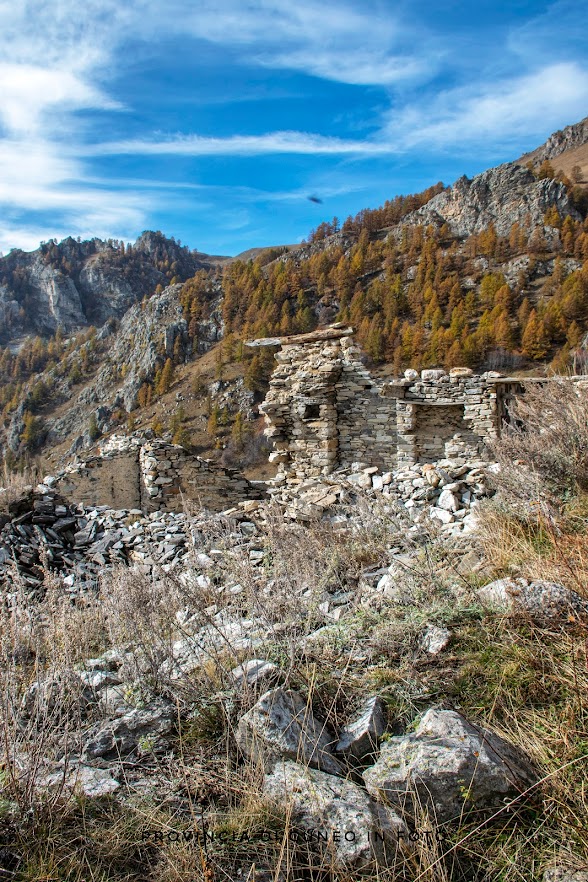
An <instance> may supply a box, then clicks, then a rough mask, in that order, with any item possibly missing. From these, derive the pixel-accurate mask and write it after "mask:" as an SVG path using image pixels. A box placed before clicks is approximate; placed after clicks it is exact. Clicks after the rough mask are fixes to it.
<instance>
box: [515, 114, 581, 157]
mask: <svg viewBox="0 0 588 882" xmlns="http://www.w3.org/2000/svg"><path fill="white" fill-rule="evenodd" d="M587 143H588V116H587V117H585V118H584V119H582V120H580V122H577V123H574V124H573V125H571V126H566V127H565V129H559V130H558V131H557V132H554V133H553V135H550V136H549V138H548V139H547V141H546V142H545V143H544V144H542V145H541V147H538V148H537V149H536V150H533V152H532V153H529V154H527V155H526V156H523V157H522V159H521V162H523V161H526V160H527V159H528V158H532V159H533V161H534V162H535V163H541V162H543V160H545V159H548V160H553V159H555V158H556V157H557V156H559V155H560V154H561V153H564V151H566V150H574V149H576V148H577V147H582V146H583V145H584V144H587ZM556 168H557V165H556Z"/></svg>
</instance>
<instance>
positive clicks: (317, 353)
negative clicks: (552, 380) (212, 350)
mask: <svg viewBox="0 0 588 882" xmlns="http://www.w3.org/2000/svg"><path fill="white" fill-rule="evenodd" d="M352 334H353V329H352V328H348V327H341V326H337V325H335V326H333V327H331V328H327V329H326V330H324V331H316V332H314V333H310V334H300V335H298V336H293V337H282V338H269V339H262V340H255V341H253V342H251V343H249V344H248V345H249V346H263V345H266V346H267V345H274V346H275V345H279V346H280V347H281V348H280V350H279V351H278V352H277V353H276V360H277V366H276V368H275V370H274V373H273V375H272V377H271V381H270V388H269V391H268V394H267V396H266V398H265V401H264V402H263V404H262V405H261V406H260V411H261V412H262V413H263V414H264V415H265V419H266V423H267V427H266V430H265V432H266V435H267V436H268V437H269V438H270V439H271V440H272V442H273V446H274V450H273V452H272V453H271V454H270V460H271V461H273V462H278V463H279V464H280V472H279V474H280V476H281V479H282V481H285V482H286V483H288V484H297V483H300V482H301V481H303V480H305V479H307V478H310V477H317V476H320V475H328V474H330V473H331V472H333V471H334V470H335V469H338V468H341V467H348V468H350V467H351V465H352V463H354V462H362V463H364V464H367V465H369V466H377V467H378V468H379V469H380V470H382V471H386V470H389V469H397V468H403V467H408V466H411V465H414V464H418V463H432V462H436V461H438V460H442V459H458V460H464V461H465V460H478V459H487V458H488V450H487V445H488V442H489V441H491V440H492V439H493V438H496V437H497V436H498V435H499V434H500V428H501V426H502V424H503V422H504V421H505V420H508V405H509V401H510V400H511V399H512V398H513V396H516V395H518V394H520V392H521V390H522V388H523V386H522V381H521V380H520V379H516V378H508V377H502V376H501V375H500V374H498V373H496V372H495V371H487V372H486V373H483V374H479V375H475V374H474V373H473V371H472V370H470V369H469V368H464V367H456V368H453V369H452V370H450V371H449V372H446V371H444V370H440V369H434V370H423V371H421V372H420V373H418V372H417V371H415V370H407V371H405V373H404V377H402V378H394V379H376V378H374V377H372V376H371V374H370V373H369V371H368V370H367V369H366V367H365V366H364V364H363V363H362V361H361V358H360V356H361V351H360V349H359V348H358V347H357V346H356V345H355V343H354V341H353V339H352ZM525 382H529V381H528V380H527V379H525Z"/></svg>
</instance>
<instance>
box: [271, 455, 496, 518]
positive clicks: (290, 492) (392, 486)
mask: <svg viewBox="0 0 588 882" xmlns="http://www.w3.org/2000/svg"><path fill="white" fill-rule="evenodd" d="M496 468H497V466H496V465H494V464H490V463H487V462H483V461H474V462H468V463H464V462H463V461H457V460H449V459H444V460H440V461H438V462H436V463H434V464H433V463H424V464H415V465H412V466H410V467H404V468H401V469H397V470H395V471H388V472H383V473H382V472H380V470H379V469H378V468H377V467H376V466H366V465H365V463H360V462H357V463H353V465H352V467H351V469H344V468H342V469H337V470H336V471H334V472H333V473H332V474H330V475H325V476H321V477H317V478H307V479H306V480H304V481H301V482H300V483H299V484H297V485H295V486H293V487H292V486H288V485H285V484H283V483H282V484H280V483H279V482H277V483H276V485H275V486H274V487H273V488H270V490H269V494H270V496H272V497H273V498H274V499H276V500H277V501H278V502H280V503H281V504H282V505H284V506H285V513H286V516H287V517H290V518H292V519H294V520H297V521H301V522H305V521H311V520H316V519H319V518H321V517H325V516H328V514H329V511H330V510H331V509H332V508H333V507H334V506H336V505H339V504H344V503H353V502H354V501H356V499H357V497H358V495H364V496H366V498H374V497H380V498H382V499H383V500H389V501H390V502H395V503H396V504H397V506H398V509H399V511H401V512H402V513H403V514H405V515H407V516H408V517H409V518H410V520H411V521H412V523H413V524H414V525H415V526H416V525H419V524H422V523H423V522H424V521H425V519H427V518H428V519H429V520H433V521H436V522H437V523H438V524H439V525H440V526H441V530H442V532H444V533H447V534H449V535H459V534H460V533H471V532H472V531H473V530H474V525H475V508H476V507H477V505H478V504H479V502H480V500H481V499H484V498H486V497H489V496H492V495H493V492H494V491H493V490H492V488H491V487H490V486H489V473H492V472H493V471H495V470H496ZM331 520H332V522H333V524H334V525H336V526H339V527H345V526H347V523H346V519H344V518H342V516H341V515H338V514H335V515H334V516H333V517H332V518H331Z"/></svg>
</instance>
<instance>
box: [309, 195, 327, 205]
mask: <svg viewBox="0 0 588 882" xmlns="http://www.w3.org/2000/svg"><path fill="white" fill-rule="evenodd" d="M307 199H308V201H309V202H316V204H317V205H322V204H323V200H322V199H319V198H318V196H314V195H312V196H307Z"/></svg>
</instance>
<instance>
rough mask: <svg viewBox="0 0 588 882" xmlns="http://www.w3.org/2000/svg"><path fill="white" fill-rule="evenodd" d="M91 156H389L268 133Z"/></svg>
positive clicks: (101, 150)
mask: <svg viewBox="0 0 588 882" xmlns="http://www.w3.org/2000/svg"><path fill="white" fill-rule="evenodd" d="M89 152H90V153H93V154H98V155H103V154H106V155H108V154H121V155H123V154H137V155H143V156H162V155H163V156H164V155H169V156H259V155H263V154H280V153H296V154H300V155H309V156H318V155H328V156H338V155H339V156H340V155H346V154H351V155H361V154H368V155H377V154H383V153H389V152H390V147H389V146H388V145H387V144H377V143H374V142H370V141H346V140H344V139H342V138H329V137H325V136H323V135H315V134H311V133H307V132H269V133H268V134H266V135H234V136H232V137H228V138H204V137H200V136H199V135H180V136H177V137H175V138H167V139H163V140H159V141H146V140H140V139H135V140H128V141H116V142H111V143H105V144H99V145H96V147H94V148H89Z"/></svg>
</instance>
